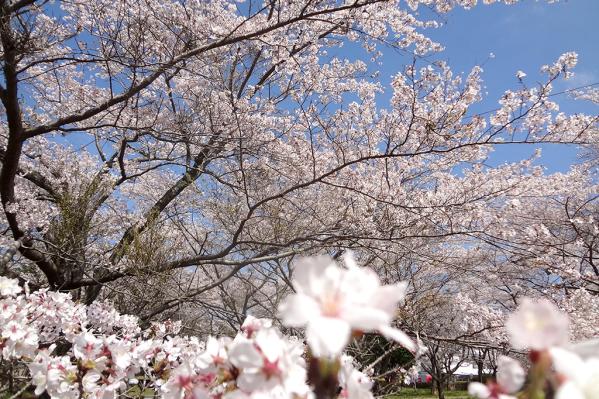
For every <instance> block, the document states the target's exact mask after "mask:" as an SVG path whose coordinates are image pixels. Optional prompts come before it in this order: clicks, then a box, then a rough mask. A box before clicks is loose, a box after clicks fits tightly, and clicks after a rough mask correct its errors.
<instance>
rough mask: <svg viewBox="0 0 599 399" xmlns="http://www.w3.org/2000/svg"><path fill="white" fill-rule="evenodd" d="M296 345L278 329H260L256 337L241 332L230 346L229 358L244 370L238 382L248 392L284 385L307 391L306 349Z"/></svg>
mask: <svg viewBox="0 0 599 399" xmlns="http://www.w3.org/2000/svg"><path fill="white" fill-rule="evenodd" d="M295 346H296V343H294V342H291V341H289V340H287V339H286V338H285V337H283V336H282V335H281V334H280V333H279V332H277V331H276V330H274V329H262V330H260V331H258V332H257V333H256V336H255V340H249V339H247V338H245V337H243V336H238V337H237V338H236V339H235V340H234V341H233V343H232V344H231V348H230V350H229V359H230V361H231V363H232V364H233V365H234V366H235V367H237V369H239V373H240V374H239V376H238V378H237V386H238V387H239V388H240V389H241V390H242V391H244V392H256V391H259V392H268V391H270V390H272V389H274V388H276V387H277V386H281V387H283V388H284V390H285V391H286V392H288V393H296V394H303V393H306V392H307V387H306V385H305V380H306V374H305V369H304V365H303V363H304V362H303V359H302V358H301V354H302V351H301V350H300V351H298V350H296V348H295Z"/></svg>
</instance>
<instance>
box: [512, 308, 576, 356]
mask: <svg viewBox="0 0 599 399" xmlns="http://www.w3.org/2000/svg"><path fill="white" fill-rule="evenodd" d="M506 328H507V331H508V333H509V335H510V342H511V344H512V346H513V347H514V348H516V349H533V350H543V349H547V348H550V347H552V346H561V345H564V344H565V343H567V342H568V316H567V315H565V314H563V313H562V312H560V310H559V309H558V308H557V306H555V305H554V304H553V303H551V302H550V301H548V300H547V299H538V300H533V299H530V298H524V299H523V300H522V303H521V304H520V306H519V307H518V309H517V310H516V312H514V313H512V314H511V315H510V316H509V318H508V320H507V322H506Z"/></svg>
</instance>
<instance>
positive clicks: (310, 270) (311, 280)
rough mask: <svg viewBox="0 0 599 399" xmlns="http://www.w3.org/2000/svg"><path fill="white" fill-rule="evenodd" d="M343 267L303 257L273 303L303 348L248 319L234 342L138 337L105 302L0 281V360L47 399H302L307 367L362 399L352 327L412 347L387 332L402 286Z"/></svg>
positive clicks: (366, 393) (155, 329)
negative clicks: (301, 334) (126, 398)
mask: <svg viewBox="0 0 599 399" xmlns="http://www.w3.org/2000/svg"><path fill="white" fill-rule="evenodd" d="M346 263H347V266H348V267H347V268H341V267H339V266H338V265H337V264H336V263H335V262H334V261H332V260H331V259H329V258H313V259H308V260H305V261H304V262H303V264H302V266H303V267H299V268H298V274H297V276H296V280H295V288H296V290H297V294H295V295H292V296H291V297H289V298H288V299H287V300H286V302H285V303H284V304H283V305H282V307H281V309H282V311H283V319H284V320H285V321H287V324H288V325H299V324H306V323H316V324H315V325H312V326H311V325H309V326H308V329H307V332H306V339H307V342H308V344H309V350H307V348H306V347H305V345H304V343H303V342H302V341H301V340H300V339H299V338H296V337H290V336H285V335H283V334H282V333H281V331H280V330H279V329H277V328H276V327H274V326H273V323H272V321H270V320H268V319H258V318H255V317H252V316H248V317H247V319H246V320H245V322H244V324H243V325H242V327H241V331H240V332H239V333H238V334H237V336H235V337H234V338H227V337H225V338H214V337H209V338H208V339H207V340H206V342H200V341H199V340H198V339H197V338H196V337H187V336H180V335H177V333H178V331H179V329H180V324H177V323H171V322H166V323H155V324H154V325H152V327H150V328H149V329H148V330H145V331H142V330H141V329H140V328H139V325H138V322H137V319H136V318H135V317H133V316H124V315H120V314H118V312H116V311H115V310H114V309H113V308H112V307H110V305H108V304H106V303H96V304H93V305H90V306H85V305H83V304H80V303H76V302H74V301H73V300H72V299H71V297H70V296H69V295H68V294H65V293H59V292H52V291H47V290H39V291H36V292H29V290H28V289H27V287H25V289H23V288H22V287H21V286H19V284H18V281H17V280H13V279H8V278H5V277H0V295H1V297H0V309H1V313H0V323H1V324H2V325H3V326H4V327H3V328H2V331H1V334H2V335H1V338H0V348H1V349H2V354H1V358H0V359H6V360H11V359H12V360H19V361H21V362H23V363H24V364H26V367H27V368H28V370H29V373H30V375H31V382H32V385H33V386H34V387H35V394H37V395H39V394H41V393H43V392H47V393H48V394H49V395H50V397H52V398H79V397H90V398H91V397H94V398H116V397H119V395H120V394H122V393H126V392H133V391H134V390H139V391H142V392H143V391H144V390H151V391H152V392H154V393H155V394H157V395H158V396H159V397H162V398H165V399H171V398H172V399H174V398H227V399H240V398H249V397H276V398H292V397H293V398H309V397H313V396H314V392H313V391H314V390H316V389H317V388H318V387H314V386H311V385H310V382H309V378H308V373H309V372H310V370H312V372H314V370H316V373H317V374H321V375H320V376H317V378H316V380H319V378H318V377H324V378H320V380H321V381H324V380H326V381H328V383H327V384H328V385H329V388H332V390H333V391H335V393H336V394H337V393H338V394H339V395H341V396H342V397H344V398H356V399H357V398H361V399H362V398H366V399H367V398H371V397H372V394H371V393H370V387H371V386H372V382H371V380H370V379H369V378H368V377H367V376H366V375H365V374H364V373H362V372H360V371H358V370H357V369H356V368H355V367H354V362H353V360H352V358H351V357H349V356H346V355H343V354H342V352H343V348H344V347H345V346H346V345H347V344H348V342H349V337H350V333H351V331H358V330H359V331H368V330H380V331H381V332H383V333H384V334H386V335H389V336H391V337H399V338H401V340H402V341H403V342H405V343H406V344H407V345H410V346H411V347H413V346H414V344H413V343H412V342H411V341H410V340H409V338H407V336H405V335H404V334H403V333H401V332H400V331H399V330H397V329H394V328H392V327H389V324H390V322H391V321H392V319H393V312H394V307H395V305H396V304H397V302H398V301H399V300H400V299H401V298H402V297H403V294H404V291H405V286H404V285H391V286H381V285H380V281H379V280H378V277H376V275H375V274H374V272H372V271H371V270H369V269H362V268H360V267H358V266H357V265H356V264H355V263H354V262H353V260H352V259H351V258H350V257H348V258H346ZM360 287H361V288H360ZM306 304H308V305H309V306H307V307H305V305H306ZM352 310H353V311H355V312H356V313H352ZM309 311H310V312H314V315H312V314H310V313H309ZM352 314H353V316H351V315H352ZM300 316H303V317H305V319H301V317H300ZM319 317H320V318H321V319H322V320H319V319H318V318H319ZM302 320H303V321H302ZM325 327H327V328H332V329H337V331H335V332H331V331H324V330H323V328H325ZM341 332H346V334H341ZM327 334H329V335H327ZM330 334H334V335H330ZM340 334H341V335H340ZM323 365H328V366H329V368H328V370H327V371H323ZM317 384H318V383H317ZM312 385H314V384H312ZM321 385H322V384H321ZM325 388H326V387H325ZM339 388H341V389H340V390H339ZM320 389H324V388H323V387H322V386H321V387H320ZM338 390H339V392H337V391H338Z"/></svg>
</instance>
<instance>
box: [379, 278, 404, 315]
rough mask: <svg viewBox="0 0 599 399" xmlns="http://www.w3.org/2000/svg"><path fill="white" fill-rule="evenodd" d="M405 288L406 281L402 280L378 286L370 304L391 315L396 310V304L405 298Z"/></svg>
mask: <svg viewBox="0 0 599 399" xmlns="http://www.w3.org/2000/svg"><path fill="white" fill-rule="evenodd" d="M407 289H408V283H406V282H404V281H402V282H401V283H398V284H393V285H385V286H383V287H380V288H379V289H378V290H377V292H376V294H375V295H374V296H373V298H372V301H373V303H372V305H373V306H375V307H377V308H379V309H382V310H384V311H385V312H387V313H388V314H389V315H391V316H392V315H394V314H395V311H396V310H397V304H398V303H399V302H401V301H403V299H404V298H405V296H406V291H407Z"/></svg>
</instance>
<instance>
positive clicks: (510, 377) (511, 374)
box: [497, 356, 526, 393]
mask: <svg viewBox="0 0 599 399" xmlns="http://www.w3.org/2000/svg"><path fill="white" fill-rule="evenodd" d="M525 380H526V372H525V371H524V369H523V368H522V366H520V363H518V362H517V361H516V360H514V359H512V358H509V357H507V356H500V357H499V358H498V359H497V383H498V384H499V386H501V388H502V389H503V391H505V392H506V393H514V392H517V391H519V390H520V388H522V386H523V385H524V381H525Z"/></svg>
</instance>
